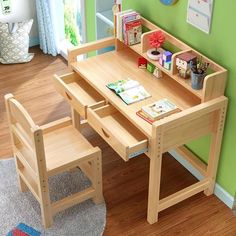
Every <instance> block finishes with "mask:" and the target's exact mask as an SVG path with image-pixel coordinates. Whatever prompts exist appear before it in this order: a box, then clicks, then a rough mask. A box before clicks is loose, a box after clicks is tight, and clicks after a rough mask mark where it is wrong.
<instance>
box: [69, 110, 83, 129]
mask: <svg viewBox="0 0 236 236" xmlns="http://www.w3.org/2000/svg"><path fill="white" fill-rule="evenodd" d="M71 118H72V123H73V126H74V127H75V128H76V129H77V130H80V128H81V127H80V124H81V122H80V114H79V113H78V112H77V111H76V110H75V109H74V108H73V107H71Z"/></svg>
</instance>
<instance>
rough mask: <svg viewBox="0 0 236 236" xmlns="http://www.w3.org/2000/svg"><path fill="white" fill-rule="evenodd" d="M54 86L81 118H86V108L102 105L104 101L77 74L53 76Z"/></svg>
mask: <svg viewBox="0 0 236 236" xmlns="http://www.w3.org/2000/svg"><path fill="white" fill-rule="evenodd" d="M54 85H55V87H56V89H57V90H58V91H59V92H60V94H61V95H62V96H63V97H64V98H65V99H66V100H67V101H68V102H69V103H70V104H71V105H72V106H73V107H74V108H75V110H76V111H77V112H78V113H79V114H80V115H81V116H83V117H85V118H86V117H87V107H88V106H90V105H93V104H102V105H104V103H105V101H104V100H105V99H104V98H103V97H102V96H101V95H100V94H99V93H98V92H97V91H96V90H95V89H94V88H93V87H92V86H91V85H89V84H88V83H87V82H86V81H85V80H84V79H83V78H81V77H80V76H79V75H78V74H77V73H74V72H72V73H69V74H66V75H62V76H57V75H55V80H54Z"/></svg>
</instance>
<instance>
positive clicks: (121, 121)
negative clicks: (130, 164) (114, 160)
mask: <svg viewBox="0 0 236 236" xmlns="http://www.w3.org/2000/svg"><path fill="white" fill-rule="evenodd" d="M87 119H88V123H89V124H90V125H91V126H92V127H93V128H94V130H95V131H96V132H98V133H99V134H100V136H101V137H102V138H103V139H104V140H105V141H106V142H107V143H108V144H109V145H110V146H111V147H112V148H113V149H114V150H115V151H116V152H117V153H118V154H119V155H120V156H121V157H122V158H123V159H124V160H125V161H128V160H129V159H130V158H132V157H135V156H138V155H140V154H142V153H145V152H146V151H147V147H148V141H147V138H146V137H145V135H144V134H143V133H141V132H140V131H139V130H138V129H137V128H136V127H135V126H134V125H133V124H132V123H131V122H130V121H129V120H128V119H127V118H126V117H124V116H123V115H122V114H121V113H120V112H119V111H118V110H116V109H115V108H114V107H113V106H112V105H109V104H108V105H105V106H103V107H99V108H94V107H93V106H91V107H89V108H88V116H87Z"/></svg>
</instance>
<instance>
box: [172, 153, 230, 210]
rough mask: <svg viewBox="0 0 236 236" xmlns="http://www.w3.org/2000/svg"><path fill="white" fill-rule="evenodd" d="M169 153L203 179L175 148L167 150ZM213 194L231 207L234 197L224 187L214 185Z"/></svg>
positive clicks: (199, 178)
mask: <svg viewBox="0 0 236 236" xmlns="http://www.w3.org/2000/svg"><path fill="white" fill-rule="evenodd" d="M169 153H170V154H171V155H172V156H173V157H174V158H175V159H176V160H177V161H178V162H179V163H181V165H183V166H184V167H185V168H186V169H187V170H188V171H189V172H190V173H191V174H192V175H193V176H195V177H196V178H197V179H198V180H201V179H203V176H202V174H201V173H200V172H199V171H198V170H197V169H196V168H194V167H193V166H192V165H190V163H189V162H187V161H186V160H185V159H184V158H183V157H182V156H181V155H179V154H178V153H177V152H176V151H175V150H171V151H169ZM214 194H215V195H216V196H217V197H218V198H219V199H220V200H221V201H222V202H223V203H225V205H227V206H228V207H229V208H230V209H232V208H233V205H234V197H233V196H231V195H230V194H229V193H228V192H227V191H226V190H225V189H223V188H222V187H221V186H220V185H219V184H218V183H216V185H215V189H214Z"/></svg>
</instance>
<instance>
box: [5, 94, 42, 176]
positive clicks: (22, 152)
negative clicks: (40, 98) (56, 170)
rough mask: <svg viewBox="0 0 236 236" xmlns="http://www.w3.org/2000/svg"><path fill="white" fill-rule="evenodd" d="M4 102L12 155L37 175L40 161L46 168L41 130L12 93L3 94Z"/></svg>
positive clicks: (26, 168)
mask: <svg viewBox="0 0 236 236" xmlns="http://www.w3.org/2000/svg"><path fill="white" fill-rule="evenodd" d="M5 103H6V110H7V116H8V122H9V126H10V132H11V139H12V144H13V150H14V155H16V156H17V157H18V159H19V160H20V164H21V167H22V168H24V169H25V170H26V171H28V172H29V173H30V172H34V173H33V174H35V175H36V176H39V172H41V171H40V168H42V167H41V166H40V165H41V164H40V162H43V163H44V164H43V168H44V169H45V168H46V167H45V153H44V145H43V136H42V130H41V129H40V128H39V126H37V125H35V123H34V121H33V120H32V118H31V117H30V115H29V114H28V112H27V111H26V110H25V108H24V107H23V106H22V105H21V104H20V103H19V102H18V101H17V100H16V99H15V98H14V96H13V95H12V94H7V95H5Z"/></svg>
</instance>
